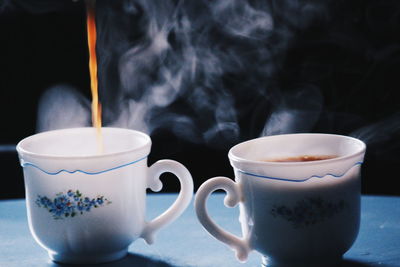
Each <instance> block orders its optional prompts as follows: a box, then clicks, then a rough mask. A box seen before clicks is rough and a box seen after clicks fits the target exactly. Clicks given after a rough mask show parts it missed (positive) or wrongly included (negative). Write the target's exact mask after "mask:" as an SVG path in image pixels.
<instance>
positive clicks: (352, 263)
mask: <svg viewBox="0 0 400 267" xmlns="http://www.w3.org/2000/svg"><path fill="white" fill-rule="evenodd" d="M373 266H376V264H372V263H365V262H360V261H356V260H348V259H344V260H343V261H342V262H341V263H340V265H339V266H338V267H373ZM379 267H389V266H388V265H381V264H380V265H379Z"/></svg>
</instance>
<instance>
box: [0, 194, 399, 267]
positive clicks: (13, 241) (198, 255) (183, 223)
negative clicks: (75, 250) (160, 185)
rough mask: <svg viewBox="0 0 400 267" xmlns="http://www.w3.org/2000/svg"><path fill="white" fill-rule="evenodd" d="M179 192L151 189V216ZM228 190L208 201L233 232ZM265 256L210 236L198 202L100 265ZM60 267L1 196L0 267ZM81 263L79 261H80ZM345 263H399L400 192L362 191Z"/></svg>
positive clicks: (163, 266)
mask: <svg viewBox="0 0 400 267" xmlns="http://www.w3.org/2000/svg"><path fill="white" fill-rule="evenodd" d="M176 196H177V195H176V194H149V195H148V197H147V217H148V218H149V219H151V218H153V217H155V216H156V215H158V214H160V213H161V212H162V211H164V210H165V209H166V208H168V206H169V205H170V204H171V203H172V202H173V201H174V199H175V198H176ZM223 197H224V194H213V195H212V196H211V197H210V198H209V201H208V208H209V213H210V214H211V216H212V217H213V218H214V219H215V221H216V222H217V223H218V224H219V225H221V226H222V227H224V228H225V229H227V230H229V231H231V232H232V233H234V234H240V225H239V222H238V214H239V211H238V208H237V207H236V208H226V207H224V205H223ZM260 265H261V256H260V254H258V253H257V252H252V253H251V254H250V256H249V258H248V261H247V262H246V263H244V264H243V263H240V262H238V261H237V260H236V259H235V256H234V253H233V251H232V250H231V249H229V248H228V247H226V246H225V245H224V244H222V243H220V242H219V241H216V240H215V239H214V238H213V237H211V236H210V235H209V234H208V233H207V232H206V231H205V230H204V229H203V228H202V226H201V225H200V223H199V222H198V221H197V219H196V216H195V212H194V208H193V202H192V203H191V205H190V206H189V208H188V209H187V210H186V211H185V212H184V213H183V215H182V216H181V217H180V218H178V219H177V220H176V221H175V222H173V223H172V224H170V225H169V226H167V227H165V228H163V229H161V230H160V231H159V232H158V234H157V236H156V240H155V242H154V244H153V245H147V244H146V243H145V242H144V241H143V240H142V239H139V240H136V241H135V242H134V243H132V244H131V246H130V247H129V254H128V256H127V257H125V258H124V259H122V260H119V261H116V262H112V263H107V264H101V265H98V266H101V267H125V266H130V267H135V266H137V267H139V266H140V267H143V266H146V267H186V266H187V267H195V266H196V267H197V266H198V267H213V266H218V267H220V266H221V267H223V266H229V267H235V266H238V267H239V266H240V267H243V266H260ZM21 266H23V267H25V266H29V267H36V266H38V267H39V266H40V267H42V266H44V267H61V266H65V265H62V264H57V263H54V262H52V261H50V260H49V258H48V256H47V253H46V251H45V250H44V249H43V248H41V247H40V246H39V245H38V244H36V242H35V241H34V239H33V238H32V236H31V234H30V232H29V229H28V222H27V218H26V208H25V200H23V199H21V200H3V201H0V267H21ZM75 266H77V265H75ZM342 266H357V267H368V266H380V267H382V266H383V267H391V266H400V197H390V196H362V208H361V227H360V232H359V235H358V238H357V240H356V242H355V243H354V245H353V246H352V248H351V249H350V250H349V251H348V252H347V253H346V254H345V255H344V260H343V262H342Z"/></svg>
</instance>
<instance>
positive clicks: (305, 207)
mask: <svg viewBox="0 0 400 267" xmlns="http://www.w3.org/2000/svg"><path fill="white" fill-rule="evenodd" d="M346 206H347V205H346V202H345V201H344V200H338V201H337V202H328V201H326V200H324V199H323V198H321V197H310V198H306V199H302V200H299V201H297V202H296V205H295V206H294V207H292V208H289V207H287V206H285V205H274V206H273V207H272V209H271V214H272V216H274V217H276V218H277V217H281V218H283V219H285V220H287V221H289V222H291V223H292V224H293V227H295V228H301V227H307V226H311V225H314V224H316V223H319V222H322V221H324V220H325V219H328V218H331V217H333V216H334V215H335V214H337V213H339V212H341V211H342V210H343V209H344V208H345V207H346Z"/></svg>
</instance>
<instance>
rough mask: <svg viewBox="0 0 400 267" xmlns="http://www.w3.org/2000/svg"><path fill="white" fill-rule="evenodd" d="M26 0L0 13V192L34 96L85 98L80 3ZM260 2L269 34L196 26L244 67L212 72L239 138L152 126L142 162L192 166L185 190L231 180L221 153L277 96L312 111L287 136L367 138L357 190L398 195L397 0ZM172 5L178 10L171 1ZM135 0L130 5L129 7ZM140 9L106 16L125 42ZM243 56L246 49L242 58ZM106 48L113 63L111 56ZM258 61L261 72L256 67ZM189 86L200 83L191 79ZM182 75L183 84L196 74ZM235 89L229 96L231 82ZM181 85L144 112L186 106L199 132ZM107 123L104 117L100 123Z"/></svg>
mask: <svg viewBox="0 0 400 267" xmlns="http://www.w3.org/2000/svg"><path fill="white" fill-rule="evenodd" d="M0 1H3V0H0ZM32 2H33V1H23V0H21V1H9V2H4V3H3V4H2V7H1V11H0V94H1V97H0V101H1V103H0V114H1V118H2V120H1V132H0V164H1V170H2V172H1V174H0V175H1V180H2V183H1V186H0V198H19V197H23V196H24V192H23V190H24V188H23V177H22V170H21V168H20V167H19V164H18V160H17V155H16V153H15V151H14V147H13V146H15V144H16V143H17V142H18V141H19V140H21V139H22V138H24V137H26V136H29V135H31V134H34V133H35V132H36V131H37V109H38V104H39V99H40V97H41V96H42V95H43V93H44V92H45V91H46V90H47V89H48V88H49V87H51V86H54V85H57V84H66V85H69V86H72V87H74V88H76V89H77V90H78V91H79V92H80V93H81V94H82V95H84V96H85V97H86V98H87V99H90V90H89V72H88V68H87V63H88V52H87V43H86V42H87V40H86V28H85V9H84V5H83V3H82V2H76V3H72V2H70V1H44V0H42V1H36V2H35V3H32ZM108 2H110V1H100V0H99V1H98V4H99V7H98V8H99V13H102V14H103V15H104V14H106V13H107V12H108V11H107V10H108V8H110V10H118V9H119V8H120V6H119V5H118V3H117V4H115V2H116V1H113V2H114V6H113V7H108V6H107V5H111V4H109V3H108ZM121 2H123V1H121ZM172 2H174V1H172ZM186 2H187V4H188V5H190V4H191V3H189V2H188V1H186ZM205 2H206V1H205ZM260 2H262V1H249V4H250V5H253V6H255V7H257V6H260ZM265 2H267V5H268V11H269V12H270V14H271V16H272V19H273V22H274V28H273V29H272V30H271V31H269V32H268V37H265V38H264V37H262V36H261V37H260V36H258V37H257V38H256V39H257V40H254V39H252V38H233V37H232V36H230V35H228V34H227V33H226V32H224V31H222V30H221V29H220V28H219V27H218V25H220V24H218V23H215V22H214V21H213V20H212V18H211V16H210V21H209V23H210V24H212V23H215V26H212V27H207V33H208V34H209V36H211V37H209V38H211V40H214V42H215V43H218V44H220V46H219V49H221V50H222V51H224V50H226V51H233V52H237V53H239V54H240V55H243V56H242V58H244V59H243V62H244V63H243V64H244V66H247V67H244V68H242V69H239V68H236V69H234V70H233V71H225V72H224V73H223V74H221V77H220V83H222V84H223V87H221V88H223V90H224V92H226V90H227V88H228V89H229V88H231V89H229V90H231V95H232V96H233V99H234V101H233V102H232V103H231V104H232V105H233V106H234V107H235V110H236V111H237V113H236V119H237V120H236V125H237V126H238V128H239V129H240V131H239V133H237V132H235V134H232V135H230V132H229V130H228V131H221V132H219V133H218V134H216V135H215V136H213V138H211V139H208V140H207V141H204V140H202V141H193V140H192V141H191V138H190V137H188V136H187V135H186V134H185V133H183V132H185V127H183V126H184V125H183V126H182V125H178V124H171V125H172V126H171V127H168V126H166V125H162V126H160V127H152V132H151V136H152V139H153V147H152V153H151V156H150V158H149V163H150V164H151V163H152V162H154V161H156V160H158V159H162V158H170V159H175V160H178V161H180V162H182V163H183V164H184V165H186V166H187V167H188V169H189V170H190V171H191V172H192V174H193V177H194V179H195V186H196V188H197V187H198V186H199V185H200V184H201V183H202V182H204V181H205V180H206V179H208V178H210V177H213V176H217V175H225V176H231V177H232V175H233V172H232V170H231V167H230V165H229V162H228V160H227V152H228V150H229V148H230V147H231V146H232V145H234V144H236V143H238V142H240V141H244V140H248V139H250V138H256V137H258V136H260V134H261V131H262V129H263V127H264V123H265V121H266V119H268V118H272V117H273V114H274V112H275V111H277V110H278V111H279V110H280V108H281V107H282V106H281V105H278V104H277V102H278V103H282V102H284V103H286V105H287V106H290V108H294V109H295V110H300V111H304V110H305V115H304V114H303V115H301V116H302V117H301V121H302V122H304V123H306V124H307V121H308V120H307V118H308V117H307V116H310V118H311V117H312V118H313V119H312V120H313V122H312V123H311V124H309V125H308V126H307V127H305V128H304V127H295V128H293V129H289V130H287V131H286V132H301V131H305V132H323V133H336V134H345V135H353V136H356V137H359V138H361V139H363V140H364V141H365V142H367V145H368V149H367V154H366V159H365V164H364V166H363V174H362V175H363V187H362V190H363V193H366V194H395V195H400V189H399V187H398V178H400V177H399V175H398V173H399V172H398V170H397V169H398V166H399V164H400V156H399V155H400V154H399V153H400V138H399V137H400V135H399V133H400V120H399V119H400V113H399V107H400V100H399V97H398V90H399V88H400V2H399V1H367V0H363V1H357V0H351V1H324V3H318V2H320V1H296V3H297V4H296V6H293V5H291V4H289V3H290V1H265ZM0 3H1V2H0ZM175 3H176V5H178V3H179V1H175ZM192 5H198V6H195V7H194V10H196V9H198V10H200V11H201V12H203V14H206V13H207V12H209V10H208V11H207V8H205V6H202V5H201V4H194V3H192ZM0 6H1V5H0ZM261 6H262V5H261ZM136 7H137V9H138V10H141V9H140V3H139V2H138V4H137V5H136ZM144 10H145V9H144ZM192 11H193V10H192ZM200 11H199V12H200ZM201 12H200V13H201ZM235 12H239V13H240V12H241V11H240V10H239V11H235ZM124 16H128V17H129V20H128V21H130V22H132V23H131V24H129V23H128V26H129V27H128V26H127V25H125V24H124V23H126V21H127V20H124V19H123V17H124ZM146 16H147V15H146V12H145V11H143V12H136V13H135V14H133V15H132V14H130V15H126V14H125V15H124V13H123V12H121V17H118V16H116V17H114V18H113V21H114V22H115V25H119V24H118V23H122V24H124V27H127V29H129V31H127V35H126V37H124V38H126V40H128V41H129V42H130V43H132V44H134V43H135V42H138V41H139V40H141V38H142V37H141V36H142V35H143V33H142V31H141V29H140V25H142V21H146ZM307 17H308V19H307ZM223 19H224V18H221V20H223ZM227 19H228V18H227ZM207 21H208V19H205V22H204V24H207ZM134 22H136V23H134ZM243 23H246V22H243ZM197 30H199V31H200V30H201V29H197ZM99 34H100V35H101V34H103V35H102V36H103V37H102V36H100V39H101V38H104V36H105V35H106V34H107V33H101V32H100V33H99ZM262 34H264V32H260V35H262ZM253 37H254V36H253ZM168 38H169V39H168V40H169V41H170V43H171V45H172V46H174V45H176V46H178V44H179V42H178V41H174V36H169V37H168ZM214 38H215V39H214ZM175 39H176V37H175ZM100 42H101V41H100ZM116 42H117V41H116ZM260 47H268V49H269V50H268V51H269V56H268V57H266V58H260V57H258V56H257V55H258V54H257V52H254V51H258V49H259V48H260ZM120 49H123V48H120ZM247 52H248V53H247ZM253 52H254V55H249V54H251V53H253ZM113 55H114V56H115V57H116V58H118V56H120V55H121V52H118V51H117V52H116V53H114V54H113ZM116 61H118V60H116ZM252 63H253V64H252ZM113 64H114V65H113ZM116 64H117V63H115V62H114V63H110V64H109V65H108V66H107V68H106V67H103V68H102V66H99V68H100V74H99V75H101V74H104V76H106V74H108V73H109V72H110V76H112V75H113V74H112V72H113V67H115V66H116ZM246 64H247V65H246ZM259 64H262V66H263V67H265V66H268V67H269V68H270V69H268V70H265V69H263V71H257V68H258V67H257V66H259ZM238 69H239V70H238ZM149 72H151V70H149ZM100 79H102V78H100ZM197 81H198V82H199V83H201V78H199V77H198V78H197ZM191 82H192V84H194V83H195V82H196V79H195V80H192V81H191ZM108 83H109V80H108ZM116 83H118V81H116ZM188 83H189V82H188ZM106 85H107V81H104V80H100V87H102V88H100V90H101V91H100V92H105V90H106V88H105V87H107V86H106ZM264 85H265V86H264ZM193 86H194V85H193ZM186 87H190V86H188V85H186ZM239 87H240V88H241V91H240V92H239V91H237V90H236V89H235V88H239ZM218 88H219V87H218ZM218 88H217V90H218ZM260 88H261V89H260ZM299 88H307V89H306V90H299ZM310 88H311V89H310ZM183 92H184V93H182V94H180V95H179V96H178V97H177V98H176V99H175V101H173V103H171V104H170V105H168V106H167V107H165V109H160V108H159V109H158V110H157V111H156V113H155V114H157V112H159V113H160V112H161V113H168V112H171V113H172V112H173V113H182V114H184V113H185V112H186V110H188V111H187V112H188V113H190V117H191V118H193V121H194V123H195V124H198V125H200V126H199V127H198V128H194V129H200V130H201V132H204V131H203V129H202V126H203V125H207V116H206V117H205V118H202V117H201V114H200V115H199V113H196V112H194V111H192V110H190V108H188V107H187V102H186V98H187V97H188V94H187V93H185V92H186V91H183ZM310 92H316V95H317V97H315V96H313V95H311V96H310ZM135 94H136V93H135V92H134V93H133V95H132V96H128V97H131V98H133V99H135V97H138V96H137V95H135ZM104 95H106V94H103V96H102V95H100V97H101V98H102V102H103V103H104V105H105V106H106V108H108V109H110V110H112V108H113V103H107V99H106V98H105V97H104ZM310 98H312V100H313V101H316V102H317V104H316V108H315V109H318V112H316V111H315V110H313V108H310V107H309V106H307V107H306V108H304V106H303V104H304V102H306V101H308V100H309V99H310ZM210 99H211V100H212V99H213V97H212V96H211V97H210ZM110 102H111V101H110ZM288 103H289V104H288ZM313 103H314V102H312V103H311V104H310V105H311V107H314V106H313ZM320 103H322V104H320ZM283 106H285V105H283ZM285 107H286V106H285ZM62 108H63V107H60V109H62ZM314 111H315V112H314ZM153 113H154V112H153ZM206 115H207V114H206ZM154 116H156V115H154ZM110 120H112V119H110V118H109V117H106V118H105V123H107V121H110ZM166 124H168V123H166ZM204 127H205V128H207V127H208V126H204ZM187 131H189V130H187ZM190 131H193V129H191V130H190ZM182 136H185V138H182ZM232 136H234V137H232ZM177 186H178V184H177V182H172V183H170V184H169V185H168V186H167V187H166V189H165V190H166V191H175V190H177Z"/></svg>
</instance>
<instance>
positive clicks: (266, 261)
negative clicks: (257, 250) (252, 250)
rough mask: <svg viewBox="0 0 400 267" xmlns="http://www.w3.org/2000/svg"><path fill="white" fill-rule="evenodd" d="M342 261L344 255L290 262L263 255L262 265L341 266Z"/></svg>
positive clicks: (299, 266)
mask: <svg viewBox="0 0 400 267" xmlns="http://www.w3.org/2000/svg"><path fill="white" fill-rule="evenodd" d="M341 262H342V257H336V258H332V259H320V260H315V261H307V262H300V261H296V262H290V261H281V260H276V259H273V258H270V257H266V256H262V258H261V267H293V266H296V267H320V266H324V267H334V266H340V263H341Z"/></svg>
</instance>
